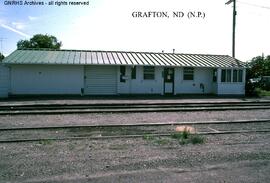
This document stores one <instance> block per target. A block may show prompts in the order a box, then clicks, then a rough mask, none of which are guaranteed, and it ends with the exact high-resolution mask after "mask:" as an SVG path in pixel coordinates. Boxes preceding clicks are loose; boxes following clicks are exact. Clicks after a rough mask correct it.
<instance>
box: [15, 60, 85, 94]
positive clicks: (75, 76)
mask: <svg viewBox="0 0 270 183" xmlns="http://www.w3.org/2000/svg"><path fill="white" fill-rule="evenodd" d="M83 76H84V69H83V66H75V65H71V66H68V65H12V66H11V94H80V93H81V88H83V87H84V82H83V81H84V79H83Z"/></svg>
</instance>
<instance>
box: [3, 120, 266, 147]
mask: <svg viewBox="0 0 270 183" xmlns="http://www.w3.org/2000/svg"><path fill="white" fill-rule="evenodd" d="M176 125H189V126H192V127H194V128H195V129H196V133H197V134H200V135H221V134H237V133H238V134H243V133H269V132H270V119H260V120H257V119H256V120H238V121H205V122H169V123H140V124H116V125H115V124H113V125H80V126H46V127H20V128H17V127H13V128H0V143H14V142H15V143H19V142H39V141H56V140H58V141H59V140H81V139H98V140H101V139H111V138H141V137H145V136H146V135H147V136H159V137H160V136H171V135H172V134H173V133H175V130H174V129H175V126H176Z"/></svg>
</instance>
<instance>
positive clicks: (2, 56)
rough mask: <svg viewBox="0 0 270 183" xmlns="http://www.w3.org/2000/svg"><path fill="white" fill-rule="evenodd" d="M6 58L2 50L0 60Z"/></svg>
mask: <svg viewBox="0 0 270 183" xmlns="http://www.w3.org/2000/svg"><path fill="white" fill-rule="evenodd" d="M4 58H5V56H4V55H3V54H2V53H1V52H0V62H2V60H3V59H4Z"/></svg>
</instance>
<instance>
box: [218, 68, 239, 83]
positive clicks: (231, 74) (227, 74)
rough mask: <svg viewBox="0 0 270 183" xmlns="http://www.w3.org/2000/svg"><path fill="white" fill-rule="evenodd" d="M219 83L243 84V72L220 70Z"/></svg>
mask: <svg viewBox="0 0 270 183" xmlns="http://www.w3.org/2000/svg"><path fill="white" fill-rule="evenodd" d="M231 78H232V79H231ZM221 82H243V70H237V69H233V70H231V69H222V70H221Z"/></svg>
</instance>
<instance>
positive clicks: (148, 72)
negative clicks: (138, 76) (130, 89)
mask: <svg viewBox="0 0 270 183" xmlns="http://www.w3.org/2000/svg"><path fill="white" fill-rule="evenodd" d="M143 79H145V80H154V79H155V67H153V66H144V67H143Z"/></svg>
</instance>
